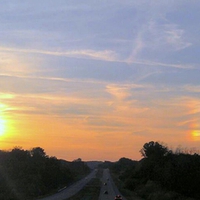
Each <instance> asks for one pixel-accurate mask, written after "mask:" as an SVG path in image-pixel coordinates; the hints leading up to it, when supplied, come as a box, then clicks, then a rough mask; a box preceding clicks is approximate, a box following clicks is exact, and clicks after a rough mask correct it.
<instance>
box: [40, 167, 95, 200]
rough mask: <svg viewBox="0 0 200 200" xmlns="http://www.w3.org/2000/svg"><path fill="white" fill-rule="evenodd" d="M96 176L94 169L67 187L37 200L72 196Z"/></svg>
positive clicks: (52, 199)
mask: <svg viewBox="0 0 200 200" xmlns="http://www.w3.org/2000/svg"><path fill="white" fill-rule="evenodd" d="M95 177H96V171H95V170H94V171H92V172H91V173H90V174H89V175H88V176H86V177H85V178H83V179H81V180H80V181H78V182H76V183H74V184H73V185H71V186H69V187H68V188H66V189H64V190H62V191H60V192H58V193H56V194H54V195H51V196H49V197H45V198H41V199H38V200H65V199H67V198H70V197H72V196H73V195H75V194H76V193H78V192H79V191H80V190H81V189H82V188H83V187H84V186H85V185H86V184H87V183H88V182H89V181H90V180H91V179H92V178H95Z"/></svg>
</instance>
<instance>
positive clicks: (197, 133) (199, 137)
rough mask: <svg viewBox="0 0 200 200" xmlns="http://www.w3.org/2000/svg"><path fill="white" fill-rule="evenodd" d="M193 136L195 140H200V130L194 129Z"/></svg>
mask: <svg viewBox="0 0 200 200" xmlns="http://www.w3.org/2000/svg"><path fill="white" fill-rule="evenodd" d="M192 137H193V139H194V140H200V130H193V131H192Z"/></svg>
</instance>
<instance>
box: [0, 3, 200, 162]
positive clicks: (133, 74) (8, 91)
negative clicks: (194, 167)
mask: <svg viewBox="0 0 200 200" xmlns="http://www.w3.org/2000/svg"><path fill="white" fill-rule="evenodd" d="M0 4H1V6H0V149H3V150H9V149H12V148H14V147H21V148H23V149H31V148H33V147H41V148H43V149H44V150H45V152H46V153H47V154H48V155H50V156H56V157H57V158H59V159H65V160H69V161H71V160H74V159H77V158H81V159H82V160H85V161H87V160H102V161H104V160H110V161H117V160H118V159H120V158H121V157H127V158H130V159H133V160H140V159H141V154H140V152H139V151H140V149H141V148H142V147H143V145H144V144H145V143H146V142H150V141H158V142H161V143H162V144H165V145H167V146H168V147H169V148H170V149H175V148H183V149H193V150H198V148H199V146H200V78H199V77H200V65H199V64H200V57H199V54H200V34H199V33H200V26H199V19H200V12H199V9H200V1H195V0H190V1H186V0H176V1H174V0H167V1H164V0H162V1H157V0H140V1H138V0H123V1H122V0H101V1H100V0H99V1H97V0H84V1H80V0H56V1H55V0H42V1H41V0H34V1H32V0H26V1H25V0H1V1H0Z"/></svg>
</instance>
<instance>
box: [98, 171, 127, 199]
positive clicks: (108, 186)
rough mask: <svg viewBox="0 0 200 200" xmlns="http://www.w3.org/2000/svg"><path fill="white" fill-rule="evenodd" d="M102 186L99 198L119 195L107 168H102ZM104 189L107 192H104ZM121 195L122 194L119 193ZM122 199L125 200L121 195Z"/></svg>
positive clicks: (111, 197)
mask: <svg viewBox="0 0 200 200" xmlns="http://www.w3.org/2000/svg"><path fill="white" fill-rule="evenodd" d="M101 181H102V187H101V191H100V195H99V200H114V199H115V196H116V195H118V194H119V195H121V194H120V192H119V190H118V188H117V187H116V185H115V183H114V182H113V179H112V177H111V175H110V172H109V169H104V171H103V177H102V180H101ZM105 191H107V192H108V194H105ZM121 196H122V195H121ZM122 198H123V200H126V199H125V198H124V197H123V196H122Z"/></svg>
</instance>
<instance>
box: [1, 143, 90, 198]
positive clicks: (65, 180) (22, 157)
mask: <svg viewBox="0 0 200 200" xmlns="http://www.w3.org/2000/svg"><path fill="white" fill-rule="evenodd" d="M89 171H90V169H89V168H88V167H87V165H86V164H85V163H84V162H82V161H81V160H78V161H75V162H68V161H65V160H59V159H57V158H56V157H50V156H48V155H47V154H46V153H45V151H44V149H42V148H41V147H35V148H32V149H31V150H24V149H22V148H20V147H15V148H13V149H12V150H10V151H3V150H0V199H1V200H22V199H35V198H36V197H39V196H43V195H46V194H49V193H51V192H55V191H57V190H59V188H63V187H65V186H68V185H70V184H72V183H73V182H74V181H76V180H77V179H79V178H81V177H82V176H84V175H86V174H88V173H89Z"/></svg>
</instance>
